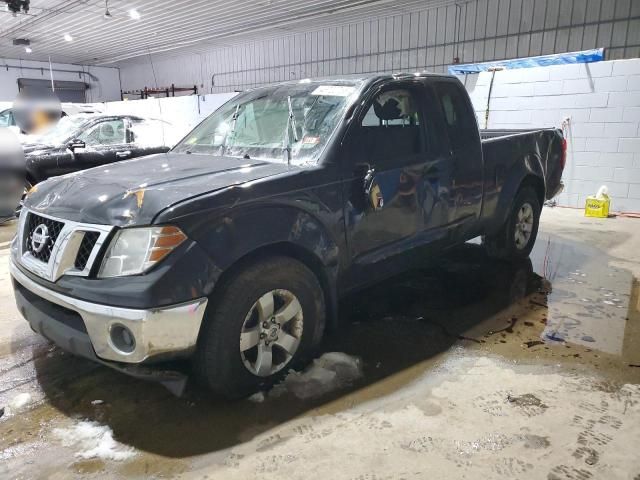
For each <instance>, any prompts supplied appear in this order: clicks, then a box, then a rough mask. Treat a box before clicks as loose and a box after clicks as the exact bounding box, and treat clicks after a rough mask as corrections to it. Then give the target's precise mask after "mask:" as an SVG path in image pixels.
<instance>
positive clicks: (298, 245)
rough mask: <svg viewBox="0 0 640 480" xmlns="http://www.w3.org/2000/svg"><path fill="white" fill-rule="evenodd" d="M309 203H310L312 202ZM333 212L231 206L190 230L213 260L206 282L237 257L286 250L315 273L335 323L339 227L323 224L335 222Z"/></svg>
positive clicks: (237, 259)
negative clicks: (335, 228) (216, 217)
mask: <svg viewBox="0 0 640 480" xmlns="http://www.w3.org/2000/svg"><path fill="white" fill-rule="evenodd" d="M310 205H313V203H311V204H310ZM337 214H338V213H337V212H331V211H329V210H322V211H315V212H313V213H312V212H309V211H306V210H305V209H303V208H300V207H296V206H292V205H270V206H253V207H243V208H238V209H231V210H229V211H227V212H226V213H225V214H224V215H223V216H221V217H220V218H218V219H216V220H215V221H213V222H211V223H208V224H206V225H203V224H202V223H199V227H198V228H197V229H196V230H195V231H193V232H191V233H190V236H191V237H192V238H194V239H195V240H196V242H197V243H198V245H200V246H201V248H203V249H204V250H205V251H206V252H207V254H208V255H209V256H210V258H211V259H212V263H213V264H214V265H215V267H216V268H215V269H213V270H212V272H214V273H215V276H214V278H212V279H211V284H213V285H216V284H217V283H219V280H220V278H221V277H222V276H223V275H225V273H226V272H228V271H230V270H231V269H232V268H233V267H234V265H236V264H238V262H240V261H242V260H244V259H247V258H249V257H251V260H254V259H258V258H260V256H261V255H270V254H279V255H282V254H284V255H290V256H292V257H294V258H297V259H299V260H301V261H303V262H304V263H305V264H306V265H307V266H308V267H309V268H311V269H312V270H313V271H314V273H315V274H316V276H318V277H319V278H318V279H319V281H320V283H321V285H322V286H323V288H324V291H325V301H326V304H327V311H328V320H329V324H330V325H331V326H335V325H336V322H337V319H338V316H337V308H338V307H337V305H338V292H337V284H338V282H337V279H338V274H339V271H340V247H339V241H338V239H337V238H336V237H338V238H339V236H340V232H332V231H331V229H330V228H329V227H328V226H327V225H337V224H339V221H338V219H337V218H336V215H337Z"/></svg>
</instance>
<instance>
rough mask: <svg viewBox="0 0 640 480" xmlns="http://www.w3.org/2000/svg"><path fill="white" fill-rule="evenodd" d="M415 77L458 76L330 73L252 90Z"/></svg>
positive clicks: (438, 74)
mask: <svg viewBox="0 0 640 480" xmlns="http://www.w3.org/2000/svg"><path fill="white" fill-rule="evenodd" d="M415 77H433V78H449V79H451V78H456V77H455V76H454V75H445V74H441V73H434V72H427V71H420V72H395V73H354V74H349V75H329V76H322V77H308V78H300V79H297V80H285V81H282V82H274V83H272V84H269V85H262V86H260V87H256V88H252V89H249V90H247V91H250V90H259V89H261V88H265V87H266V88H268V87H273V86H276V85H295V84H299V83H301V82H313V83H320V82H340V81H345V82H349V81H351V82H366V83H374V82H377V81H380V80H387V79H402V78H415Z"/></svg>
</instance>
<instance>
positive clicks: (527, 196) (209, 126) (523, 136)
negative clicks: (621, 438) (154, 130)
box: [11, 74, 565, 397]
mask: <svg viewBox="0 0 640 480" xmlns="http://www.w3.org/2000/svg"><path fill="white" fill-rule="evenodd" d="M486 135H487V136H489V137H491V138H488V139H486V140H482V139H481V134H480V133H479V131H478V127H477V123H476V118H475V114H474V111H473V109H472V106H471V103H470V101H469V98H468V96H467V94H466V92H465V90H464V88H463V86H462V84H461V83H460V82H459V81H458V80H457V79H456V78H454V77H448V76H441V75H433V74H401V75H393V76H391V75H389V76H381V75H375V76H361V77H353V78H327V79H321V80H302V81H296V82H288V83H282V84H278V85H274V86H268V87H264V88H258V89H255V90H251V91H248V92H245V93H242V94H240V95H238V96H236V97H235V98H233V99H232V100H231V101H229V102H228V103H226V104H225V105H223V106H222V107H221V108H220V109H219V110H218V111H216V112H215V113H214V114H213V115H211V116H210V117H209V118H207V119H206V120H205V121H204V122H203V123H201V124H200V125H199V126H197V127H196V128H195V129H194V130H193V131H192V132H191V133H190V134H189V135H187V137H185V138H184V139H183V140H182V141H181V142H180V143H179V144H178V145H177V146H176V147H174V148H173V149H172V150H171V151H170V152H168V153H166V154H158V155H153V156H148V157H144V158H139V159H134V160H128V161H124V162H120V163H117V164H113V165H110V166H109V169H108V171H106V170H105V169H104V168H99V169H91V170H87V171H84V172H79V173H76V174H71V175H67V176H62V177H58V178H53V179H50V180H48V181H46V182H44V183H41V184H39V185H37V186H36V187H35V188H34V190H33V191H32V192H31V193H30V194H29V195H28V197H27V198H26V200H25V203H24V208H23V210H22V213H21V216H20V223H19V231H18V235H17V238H16V240H15V241H14V243H13V245H12V261H11V275H12V277H13V283H14V287H15V296H16V301H17V304H18V307H19V309H20V311H21V312H22V313H23V315H24V316H25V318H26V319H27V320H28V321H29V323H30V324H31V326H32V327H33V329H34V330H35V331H37V332H39V333H41V334H42V335H44V336H45V337H47V338H48V339H50V340H52V341H53V342H55V343H56V344H58V345H60V346H61V347H62V348H64V349H66V350H69V351H71V352H73V353H75V354H77V355H80V356H84V357H87V358H90V359H93V360H95V361H98V362H100V363H103V364H106V365H109V366H111V367H113V368H117V369H120V370H122V371H124V372H127V373H129V374H133V375H139V376H141V377H152V378H156V379H159V380H162V381H164V382H165V384H167V385H168V386H169V385H171V382H173V384H172V385H173V387H172V388H174V389H179V388H181V387H182V386H183V385H184V378H183V377H179V376H174V374H173V373H170V372H167V371H165V370H160V369H161V367H160V365H158V363H161V362H162V361H163V360H168V359H175V358H176V357H178V358H179V357H182V358H189V359H190V360H191V362H192V365H193V371H194V372H195V373H196V375H197V377H198V378H199V379H200V380H201V381H202V382H203V383H204V384H205V385H206V386H208V387H209V388H211V389H212V390H214V391H216V392H218V393H221V394H223V395H226V396H230V397H236V396H240V395H245V394H248V393H250V392H252V391H255V390H256V389H258V388H264V387H265V386H268V385H270V384H272V383H273V382H275V381H277V380H278V379H279V378H280V377H281V376H282V375H284V373H285V372H286V371H288V370H289V369H290V368H296V367H298V366H300V365H301V364H302V363H303V362H304V361H305V360H307V359H309V357H310V355H311V354H312V352H313V351H314V348H315V347H316V346H317V345H318V344H319V342H320V340H321V338H322V336H323V335H324V334H325V332H326V331H327V330H333V331H334V332H335V331H337V330H338V329H339V328H340V325H339V324H338V321H337V318H338V316H337V308H338V307H337V305H338V299H339V298H340V297H341V296H343V295H345V294H346V293H348V292H351V291H354V290H356V289H359V288H362V287H364V286H367V285H369V284H372V283H374V282H378V281H380V280H381V279H382V278H385V277H389V276H391V275H394V274H397V273H399V272H401V271H404V270H407V269H410V268H414V267H416V266H417V265H420V264H422V262H427V261H428V260H429V258H432V257H434V256H438V255H439V254H440V253H441V252H442V251H443V250H444V249H447V248H449V247H451V246H453V245H455V244H460V243H462V242H465V241H467V240H469V239H471V238H474V237H477V236H483V238H484V244H485V245H486V247H487V248H488V249H489V251H490V252H491V253H492V254H493V255H496V256H501V257H512V258H513V257H523V258H526V257H527V256H528V254H529V252H530V250H531V248H532V246H533V244H534V241H535V238H536V233H537V229H538V221H539V217H540V209H541V207H542V204H543V202H544V201H545V200H546V199H549V198H551V197H553V196H554V195H555V194H556V193H558V192H559V190H560V188H561V185H562V184H561V176H562V170H563V168H564V162H565V149H564V139H563V137H562V134H561V132H560V131H559V130H555V129H545V130H535V131H529V132H516V133H513V132H498V133H496V132H486ZM154 363H155V364H156V365H155V366H152V367H149V366H148V365H149V364H154Z"/></svg>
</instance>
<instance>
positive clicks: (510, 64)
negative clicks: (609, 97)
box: [449, 48, 604, 75]
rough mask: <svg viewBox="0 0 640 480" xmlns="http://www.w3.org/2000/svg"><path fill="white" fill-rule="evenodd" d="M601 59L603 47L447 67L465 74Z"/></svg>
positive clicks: (602, 57)
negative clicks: (498, 68) (499, 68)
mask: <svg viewBox="0 0 640 480" xmlns="http://www.w3.org/2000/svg"><path fill="white" fill-rule="evenodd" d="M602 60H604V48H594V49H593V50H583V51H581V52H569V53H557V54H555V55H541V56H539V57H528V58H514V59H513V60H499V61H496V62H484V63H466V64H464V65H451V66H450V67H449V74H450V75H465V74H468V73H479V72H486V71H487V70H490V69H492V68H496V67H502V68H503V69H505V70H511V69H514V68H531V67H547V66H549V65H566V64H569V63H592V62H601V61H602Z"/></svg>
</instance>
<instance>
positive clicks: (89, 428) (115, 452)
mask: <svg viewBox="0 0 640 480" xmlns="http://www.w3.org/2000/svg"><path fill="white" fill-rule="evenodd" d="M53 433H54V435H55V436H56V437H58V438H59V439H60V440H61V441H62V444H63V445H64V446H65V447H76V448H80V451H78V452H76V454H75V456H76V457H78V458H82V459H85V460H86V459H90V458H100V459H102V460H115V461H118V462H119V461H122V460H127V459H129V458H131V457H133V456H135V454H136V453H135V451H134V450H133V448H131V447H127V446H125V445H122V444H121V443H118V442H116V441H115V440H114V439H113V431H112V430H111V429H110V428H109V427H107V426H104V425H99V424H98V423H96V422H89V421H81V422H79V423H77V424H76V425H73V426H71V427H69V428H56V429H55V430H54V431H53Z"/></svg>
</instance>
